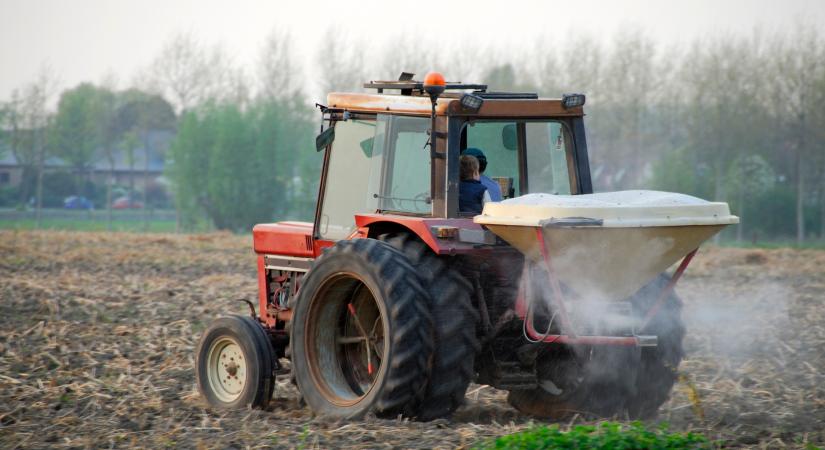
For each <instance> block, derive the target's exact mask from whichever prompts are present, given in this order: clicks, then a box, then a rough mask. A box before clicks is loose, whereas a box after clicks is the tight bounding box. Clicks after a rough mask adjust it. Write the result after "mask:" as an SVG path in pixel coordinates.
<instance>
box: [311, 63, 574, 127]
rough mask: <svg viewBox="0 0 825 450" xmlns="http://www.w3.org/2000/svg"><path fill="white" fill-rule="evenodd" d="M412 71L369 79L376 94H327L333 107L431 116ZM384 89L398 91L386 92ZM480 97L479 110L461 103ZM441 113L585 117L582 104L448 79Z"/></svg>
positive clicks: (439, 108)
mask: <svg viewBox="0 0 825 450" xmlns="http://www.w3.org/2000/svg"><path fill="white" fill-rule="evenodd" d="M413 76H414V75H413V74H411V73H407V72H403V73H402V74H401V76H400V77H399V79H398V80H393V81H370V82H369V83H365V84H364V87H365V88H367V89H375V90H376V93H342V92H333V93H331V94H329V95H328V96H327V105H328V106H329V107H331V108H335V109H340V110H346V111H351V112H369V113H390V114H404V115H416V116H429V115H430V112H431V108H432V103H431V101H430V97H429V96H428V95H427V93H426V92H425V91H424V83H423V82H421V81H416V80H413ZM385 90H394V91H398V94H387V93H384V91H385ZM467 93H470V94H473V95H474V96H477V97H481V98H482V99H483V103H482V105H481V108H480V109H478V110H468V109H466V108H464V107H463V106H462V105H461V102H460V99H461V96H462V95H464V94H467ZM435 113H436V115H439V116H445V115H446V116H474V117H476V116H482V117H524V118H544V117H559V116H582V115H583V114H584V113H583V110H582V107H580V106H579V107H572V108H564V107H563V106H562V101H561V99H549V98H539V96H538V95H537V94H535V93H524V92H488V91H487V85H484V84H466V83H461V82H446V83H445V84H444V92H443V93H442V94H441V95H440V96H439V97H438V102H437V104H436V108H435Z"/></svg>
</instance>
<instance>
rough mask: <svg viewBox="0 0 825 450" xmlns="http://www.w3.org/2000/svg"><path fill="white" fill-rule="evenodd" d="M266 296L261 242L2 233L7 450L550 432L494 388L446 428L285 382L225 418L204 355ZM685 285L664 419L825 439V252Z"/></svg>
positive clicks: (735, 437)
mask: <svg viewBox="0 0 825 450" xmlns="http://www.w3.org/2000/svg"><path fill="white" fill-rule="evenodd" d="M256 288H257V284H256V279H255V259H254V255H253V253H252V251H251V238H250V237H248V236H242V237H239V236H232V235H227V234H210V235H187V236H178V235H160V234H156V235H146V234H144V235H140V234H126V233H123V234H119V233H116V234H103V233H77V232H74V233H73V232H54V231H52V232H12V231H0V447H3V448H18V447H19V448H85V447H144V448H163V447H176V448H178V447H182V448H189V447H195V448H267V447H276V448H307V447H310V448H331V447H335V448H338V447H351V448H456V447H469V446H472V445H473V444H474V443H477V442H479V441H480V440H483V439H487V438H491V437H495V436H499V435H502V434H505V433H510V432H514V431H517V430H521V429H524V428H527V427H530V426H532V425H535V424H537V423H543V422H541V421H537V420H535V419H533V418H531V417H528V416H524V415H521V414H519V413H517V412H516V411H515V410H513V409H512V408H510V407H509V406H508V405H507V403H506V401H505V397H506V393H505V392H502V391H498V390H495V389H493V388H490V387H488V386H479V385H472V386H471V387H470V389H469V391H468V394H467V399H466V400H467V401H466V404H465V405H464V406H463V407H462V408H461V409H459V411H458V412H457V413H456V414H455V416H454V417H453V418H452V419H451V420H438V421H434V422H429V423H417V422H410V421H406V420H379V419H375V418H366V419H365V420H362V421H328V420H324V419H320V418H315V417H313V415H312V414H311V412H310V411H309V410H308V409H306V408H304V407H302V406H300V405H299V403H298V396H297V392H296V391H295V389H294V388H293V387H292V386H291V384H290V383H289V381H288V379H286V378H283V379H279V381H278V387H277V391H276V394H275V396H276V399H275V400H274V401H273V402H272V403H271V406H270V407H269V409H268V410H266V411H258V410H242V411H232V412H225V411H216V410H212V409H210V408H208V407H207V406H206V405H205V404H204V403H203V401H202V400H201V399H200V397H199V395H198V394H197V391H196V389H195V385H194V382H195V380H194V373H193V363H194V360H193V349H194V346H195V344H196V342H197V339H198V337H199V334H200V332H201V331H202V330H203V329H204V328H205V326H206V324H207V323H208V322H209V321H211V320H212V319H213V318H215V317H217V316H219V315H222V314H227V313H239V314H246V313H248V309H247V307H246V305H244V304H243V303H241V302H238V301H237V299H242V298H246V299H253V300H254V299H255V298H256ZM678 292H679V293H680V295H681V296H682V298H683V300H684V303H685V309H684V317H685V320H686V322H687V326H688V337H687V339H686V348H687V357H686V359H685V361H684V362H683V363H682V365H681V367H680V373H681V374H682V381H681V382H680V383H679V384H678V385H677V386H676V388H675V389H674V391H673V394H672V396H671V399H670V400H669V401H668V402H667V403H666V404H665V405H664V406H663V407H662V408H661V410H660V415H659V418H658V420H657V421H654V422H652V423H658V422H660V421H667V422H669V423H670V424H671V425H670V426H671V429H672V430H678V431H684V430H693V431H697V432H701V433H704V434H706V435H707V436H708V437H709V438H711V439H721V440H723V441H724V443H725V444H724V445H725V446H730V447H763V448H776V447H784V446H790V447H804V446H805V445H806V444H809V443H811V444H816V445H822V444H823V443H825V431H823V428H825V251H815V250H790V249H781V250H746V249H723V248H703V249H702V250H701V251H700V253H699V254H698V255H697V257H696V259H695V260H694V263H693V264H692V265H691V267H690V268H689V269H688V273H687V275H686V276H685V278H684V279H683V281H682V282H681V283H680V287H679V289H678ZM691 386H692V387H693V388H691ZM617 419H618V420H622V418H617ZM574 423H575V424H578V423H583V420H581V419H579V418H574V419H573V420H571V421H565V422H564V423H561V424H560V426H561V427H562V428H567V427H569V426H571V425H572V424H574Z"/></svg>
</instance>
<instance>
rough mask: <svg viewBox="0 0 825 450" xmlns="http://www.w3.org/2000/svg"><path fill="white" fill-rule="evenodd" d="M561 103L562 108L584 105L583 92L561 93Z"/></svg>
mask: <svg viewBox="0 0 825 450" xmlns="http://www.w3.org/2000/svg"><path fill="white" fill-rule="evenodd" d="M561 105H562V106H564V109H570V108H576V107H578V106H584V94H562V96H561Z"/></svg>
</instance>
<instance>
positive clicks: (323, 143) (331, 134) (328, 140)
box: [315, 127, 335, 152]
mask: <svg viewBox="0 0 825 450" xmlns="http://www.w3.org/2000/svg"><path fill="white" fill-rule="evenodd" d="M334 140H335V127H329V128H327V129H326V130H324V131H322V132H321V133H320V134H318V136H316V137H315V150H316V151H319V152H320V151H321V150H323V149H325V148H327V147H329V145H330V144H332V141H334Z"/></svg>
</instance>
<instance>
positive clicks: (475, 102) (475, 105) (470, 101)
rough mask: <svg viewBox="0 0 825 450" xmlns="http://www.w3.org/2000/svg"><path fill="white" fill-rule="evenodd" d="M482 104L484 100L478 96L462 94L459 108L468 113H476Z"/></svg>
mask: <svg viewBox="0 0 825 450" xmlns="http://www.w3.org/2000/svg"><path fill="white" fill-rule="evenodd" d="M483 103H484V99H483V98H481V97H479V96H478V95H473V94H464V95H462V96H461V106H463V107H464V108H465V109H469V110H470V111H478V110H479V109H481V105H482V104H483Z"/></svg>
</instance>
